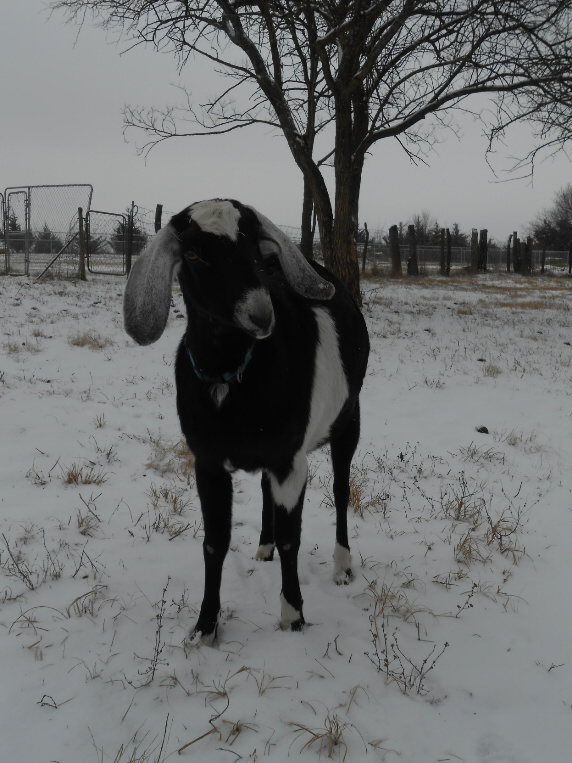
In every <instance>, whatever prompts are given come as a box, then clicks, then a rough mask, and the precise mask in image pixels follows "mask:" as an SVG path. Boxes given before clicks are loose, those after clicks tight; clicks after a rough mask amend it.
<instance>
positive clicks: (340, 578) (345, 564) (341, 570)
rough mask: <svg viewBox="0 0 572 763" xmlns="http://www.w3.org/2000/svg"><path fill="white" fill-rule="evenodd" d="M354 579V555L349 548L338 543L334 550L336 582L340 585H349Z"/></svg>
mask: <svg viewBox="0 0 572 763" xmlns="http://www.w3.org/2000/svg"><path fill="white" fill-rule="evenodd" d="M352 577H353V573H352V555H351V554H350V552H349V551H348V549H347V548H344V547H343V546H340V544H339V543H336V548H335V549H334V581H335V582H336V583H337V584H338V585H347V584H348V583H349V582H350V580H351V579H352Z"/></svg>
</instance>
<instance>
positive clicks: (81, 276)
mask: <svg viewBox="0 0 572 763" xmlns="http://www.w3.org/2000/svg"><path fill="white" fill-rule="evenodd" d="M77 222H78V231H79V274H78V275H79V280H80V281H87V278H86V276H85V230H84V227H83V209H82V208H81V207H78V210H77Z"/></svg>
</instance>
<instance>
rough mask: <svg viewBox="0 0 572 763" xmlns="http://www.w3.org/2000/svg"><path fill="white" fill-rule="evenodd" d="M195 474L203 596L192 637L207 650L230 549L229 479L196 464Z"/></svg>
mask: <svg viewBox="0 0 572 763" xmlns="http://www.w3.org/2000/svg"><path fill="white" fill-rule="evenodd" d="M195 474H196V479H197V490H198V493H199V498H200V501H201V511H202V514H203V524H204V529H205V539H204V542H203V556H204V560H205V592H204V596H203V603H202V605H201V612H200V614H199V619H198V621H197V624H196V626H195V629H194V632H193V637H200V640H201V642H202V643H203V644H206V645H207V646H210V645H211V644H212V643H213V641H214V639H215V637H216V630H217V625H218V617H219V613H220V584H221V578H222V567H223V563H224V559H225V557H226V554H227V551H228V547H229V546H230V531H231V521H232V478H231V476H230V474H228V472H226V471H225V470H224V469H222V468H220V469H212V468H208V467H205V466H203V465H201V464H200V463H198V462H197V463H196V465H195Z"/></svg>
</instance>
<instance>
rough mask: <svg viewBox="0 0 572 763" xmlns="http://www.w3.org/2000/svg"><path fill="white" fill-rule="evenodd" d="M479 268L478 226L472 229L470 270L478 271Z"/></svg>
mask: <svg viewBox="0 0 572 763" xmlns="http://www.w3.org/2000/svg"><path fill="white" fill-rule="evenodd" d="M478 269H479V233H478V231H477V229H476V228H473V229H472V231H471V264H470V266H469V270H470V272H471V273H476V272H477V270H478Z"/></svg>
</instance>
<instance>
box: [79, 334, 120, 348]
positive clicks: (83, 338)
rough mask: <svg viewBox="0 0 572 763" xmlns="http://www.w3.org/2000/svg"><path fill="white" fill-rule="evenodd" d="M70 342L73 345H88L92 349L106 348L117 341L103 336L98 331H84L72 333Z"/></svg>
mask: <svg viewBox="0 0 572 763" xmlns="http://www.w3.org/2000/svg"><path fill="white" fill-rule="evenodd" d="M68 344H70V345H71V346H72V347H87V348H88V349H90V350H105V349H106V348H107V347H112V346H113V345H114V344H115V342H113V340H111V339H109V338H107V337H102V336H101V334H99V333H98V332H97V331H84V332H83V333H81V332H78V333H77V334H72V335H71V336H70V337H69V338H68Z"/></svg>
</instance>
